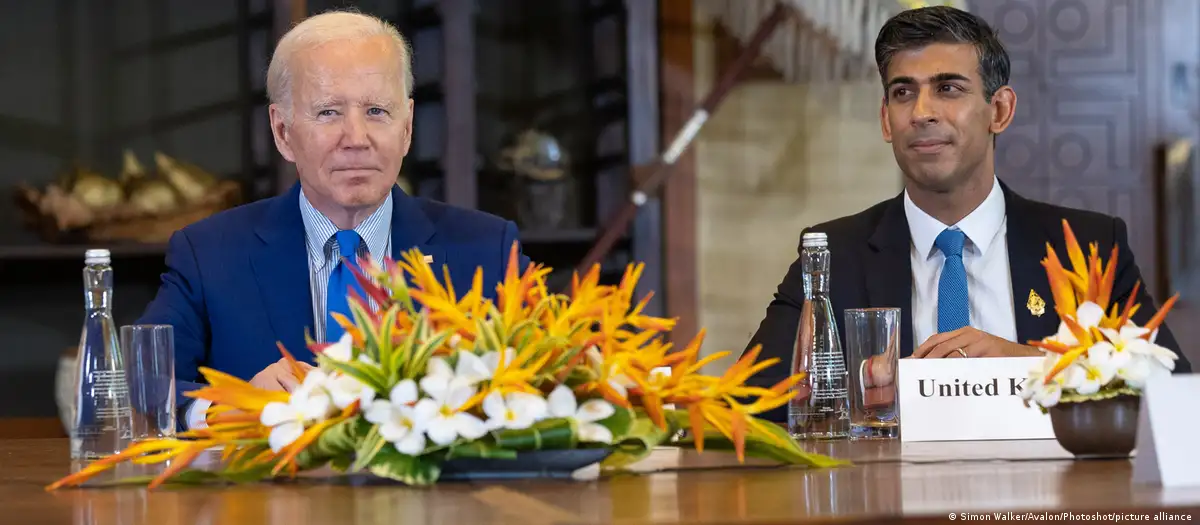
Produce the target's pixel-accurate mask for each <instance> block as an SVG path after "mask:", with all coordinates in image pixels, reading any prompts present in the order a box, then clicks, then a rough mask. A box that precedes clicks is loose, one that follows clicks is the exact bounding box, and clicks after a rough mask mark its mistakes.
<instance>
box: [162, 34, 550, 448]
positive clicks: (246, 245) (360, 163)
mask: <svg viewBox="0 0 1200 525" xmlns="http://www.w3.org/2000/svg"><path fill="white" fill-rule="evenodd" d="M267 75H268V78H267V86H268V92H269V94H270V98H271V102H272V104H271V106H270V119H271V129H272V132H273V133H274V137H275V144H276V147H277V148H278V149H279V151H280V153H281V154H282V155H283V157H284V158H286V159H287V160H288V161H290V162H293V163H295V165H296V171H297V173H298V174H299V178H300V181H299V183H298V184H296V185H294V186H293V187H292V188H291V190H290V191H288V192H287V193H286V194H284V195H282V196H279V197H274V198H270V199H265V200H263V201H259V202H256V203H252V204H249V205H246V206H242V207H239V208H236V209H233V210H229V211H227V212H224V213H220V214H217V215H215V216H213V217H211V218H209V219H206V220H204V221H200V222H198V223H196V224H193V225H191V226H188V227H187V228H184V229H182V230H180V231H179V232H176V233H175V234H174V235H173V236H172V238H171V241H170V246H169V249H168V252H167V267H168V270H167V272H166V274H164V275H163V281H162V286H161V288H160V289H159V292H158V295H157V297H155V299H154V301H153V302H152V303H151V304H150V305H149V307H148V308H147V310H146V312H145V314H144V315H143V317H142V318H141V319H140V320H139V322H140V323H158V324H170V325H173V326H174V331H175V361H176V369H175V376H176V379H177V383H176V386H177V390H178V391H179V393H181V394H182V393H183V392H186V391H189V390H193V389H195V388H198V387H199V385H198V384H197V383H196V381H199V380H200V379H201V377H200V374H199V371H198V367H200V366H207V367H210V368H213V369H216V370H220V371H222V372H225V373H228V374H231V375H234V376H237V377H240V378H242V379H245V380H248V381H250V382H251V383H252V384H254V385H255V386H258V387H260V388H266V389H276V390H286V391H290V390H291V389H292V388H294V387H295V386H296V380H295V379H294V378H293V377H292V375H291V372H290V369H289V367H288V365H287V363H285V362H284V361H283V359H282V358H281V356H280V353H279V351H278V349H277V348H276V344H275V343H276V341H280V342H282V343H283V344H284V346H285V347H286V348H287V349H288V350H289V351H290V352H291V353H292V354H293V355H294V356H295V357H296V358H297V360H299V361H301V362H302V363H306V364H307V365H306V366H311V364H310V363H311V362H312V361H313V359H314V356H313V355H312V352H310V351H309V350H308V349H307V348H306V347H305V344H304V336H305V331H306V330H310V332H309V333H311V334H312V336H313V337H314V338H315V339H317V340H318V341H327V342H332V341H337V340H338V339H339V337H340V336H341V335H342V329H341V327H340V326H339V325H338V324H337V323H336V322H334V321H333V319H332V316H331V314H332V313H333V312H340V313H342V314H346V315H349V312H348V305H347V301H346V295H347V293H348V291H349V290H350V289H351V288H352V287H357V284H356V283H355V282H354V278H353V276H352V273H351V270H350V268H349V267H348V264H355V262H356V261H357V260H358V258H367V257H369V258H371V259H373V260H374V261H375V262H376V263H377V264H378V263H381V262H382V259H383V258H384V257H391V258H393V259H400V257H401V253H402V252H405V251H408V250H410V249H412V248H418V249H420V251H421V252H422V253H423V254H424V255H425V257H426V259H427V261H429V262H430V263H431V264H432V266H433V267H434V268H436V269H437V273H438V275H439V276H440V275H441V268H442V267H443V266H445V267H448V268H449V273H450V279H451V281H452V283H453V285H454V288H455V289H456V290H460V291H463V290H466V289H468V288H470V286H471V284H472V279H473V276H474V274H475V271H476V269H477V268H482V269H483V278H484V287H483V288H484V293H485V294H486V296H487V297H489V298H491V297H492V296H493V295H494V290H495V287H496V283H498V282H499V281H500V280H501V279H503V276H504V274H505V272H506V271H507V266H508V261H509V254H510V250H511V249H512V246H513V245H514V243H516V242H517V229H516V226H515V225H514V224H513V223H511V222H509V221H505V220H502V219H500V218H498V217H494V216H491V215H487V214H484V213H481V212H477V211H472V210H465V209H459V208H454V207H451V206H447V205H445V204H441V203H437V202H433V201H429V200H425V199H418V198H414V197H410V196H408V195H406V194H405V193H404V192H403V191H401V190H400V189H399V187H398V186H397V185H396V178H397V176H398V175H399V172H400V166H401V163H402V162H403V159H404V156H405V155H406V154H407V153H408V149H409V145H410V143H411V137H412V114H413V113H412V110H413V101H412V98H411V92H412V91H411V90H412V83H413V75H412V68H411V61H410V50H409V46H408V44H407V43H406V41H405V40H404V38H403V37H402V36H401V35H400V34H399V33H398V32H397V31H396V29H395V28H393V27H392V26H391V25H389V24H387V23H386V22H383V21H381V20H379V19H377V18H374V17H370V16H365V15H361V14H357V13H344V12H333V13H326V14H322V15H318V16H315V17H312V18H309V19H307V20H305V21H304V22H302V23H300V24H299V25H297V26H296V27H295V28H293V29H292V30H291V31H289V32H288V34H287V35H285V36H284V37H283V38H282V39H281V40H280V42H279V44H278V46H277V48H276V52H275V54H274V56H273V57H272V60H271V65H270V68H269V70H268V72H267ZM527 263H528V260H527V259H526V258H525V257H524V256H521V257H520V258H519V261H518V264H519V265H520V266H522V267H524V266H525V265H526V264H527ZM359 293H360V294H361V293H362V292H361V290H360V292H359ZM178 399H179V406H180V412H181V416H180V423H181V425H180V426H182V427H184V428H197V427H202V426H203V425H204V424H205V423H206V420H205V411H206V409H207V407H208V405H207V402H206V401H196V402H192V400H191V399H190V398H185V397H179V398H178Z"/></svg>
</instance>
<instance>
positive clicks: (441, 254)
mask: <svg viewBox="0 0 1200 525" xmlns="http://www.w3.org/2000/svg"><path fill="white" fill-rule="evenodd" d="M435 233H437V229H436V228H434V225H433V222H431V221H430V220H429V217H428V216H427V215H426V214H425V212H424V211H422V210H421V206H420V204H418V203H417V201H416V199H414V198H412V197H410V196H408V194H407V193H404V191H402V190H401V189H400V187H399V186H394V187H392V259H395V260H399V259H400V258H401V257H402V256H403V255H404V252H406V251H408V250H411V249H413V248H417V249H419V250H421V253H422V254H424V255H425V256H426V258H427V259H432V260H433V262H432V264H431V265H430V266H431V267H432V268H433V270H434V272H435V274H436V275H438V276H441V275H442V273H441V268H442V265H443V264H447V263H448V262H449V261H447V260H446V251H445V249H443V247H442V246H441V245H438V244H433V243H432V240H433V236H434V234H435Z"/></svg>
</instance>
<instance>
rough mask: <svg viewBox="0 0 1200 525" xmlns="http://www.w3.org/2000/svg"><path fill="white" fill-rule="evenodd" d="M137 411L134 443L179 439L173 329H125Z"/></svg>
mask: <svg viewBox="0 0 1200 525" xmlns="http://www.w3.org/2000/svg"><path fill="white" fill-rule="evenodd" d="M121 351H122V352H123V353H124V357H125V369H126V371H127V375H126V378H127V380H128V381H129V397H130V405H131V407H132V408H133V439H134V440H135V441H137V440H142V439H151V438H171V437H175V332H174V330H173V328H172V327H171V326H170V325H160V324H141V325H127V326H122V327H121Z"/></svg>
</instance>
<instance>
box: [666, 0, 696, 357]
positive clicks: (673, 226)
mask: <svg viewBox="0 0 1200 525" xmlns="http://www.w3.org/2000/svg"><path fill="white" fill-rule="evenodd" d="M660 23H661V24H662V28H661V32H662V36H661V43H662V44H661V45H662V61H663V65H662V73H661V74H662V78H661V85H662V98H663V102H662V104H663V106H662V113H663V118H662V122H663V127H662V135H661V140H662V141H663V143H664V144H665V143H668V142H669V141H670V140H672V139H673V138H674V136H675V134H676V133H678V132H679V130H680V129H682V128H683V125H684V123H686V122H687V120H688V119H689V118H691V116H692V112H693V111H694V110H695V106H696V96H695V89H696V88H695V85H696V82H695V64H694V56H693V48H692V46H693V44H692V42H693V40H692V31H693V30H692V25H693V24H692V0H663V1H662V8H661V22H660ZM662 198H663V211H664V216H663V230H664V233H663V238H664V243H665V246H666V247H665V254H664V255H665V257H664V261H665V267H666V293H667V315H668V316H670V317H674V318H678V323H677V324H676V326H675V332H674V333H675V335H676V337H674V341H675V343H676V345H677V346H680V347H681V346H682V345H683V344H686V343H687V341H689V340H690V339H691V338H692V337H693V336H694V335H695V334H696V331H697V329H698V327H697V323H698V319H697V307H698V287H697V286H696V262H697V261H696V259H697V256H698V253H697V251H696V222H697V215H696V213H697V210H696V155H695V152H694V149H693V148H689V150H688V151H687V152H685V153H684V154H683V155H681V156H680V157H679V160H678V161H676V163H675V167H674V169H673V170H672V173H671V177H670V178H669V179H667V183H666V184H665V186H664V188H663V197H662Z"/></svg>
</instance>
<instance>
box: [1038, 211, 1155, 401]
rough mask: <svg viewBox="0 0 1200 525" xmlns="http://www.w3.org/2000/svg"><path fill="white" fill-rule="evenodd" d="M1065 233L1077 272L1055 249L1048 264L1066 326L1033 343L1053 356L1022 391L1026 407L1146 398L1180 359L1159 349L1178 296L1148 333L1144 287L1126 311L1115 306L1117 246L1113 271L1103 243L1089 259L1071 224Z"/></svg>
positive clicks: (1045, 264)
mask: <svg viewBox="0 0 1200 525" xmlns="http://www.w3.org/2000/svg"><path fill="white" fill-rule="evenodd" d="M1063 233H1064V235H1065V240H1066V247H1067V256H1068V258H1069V260H1070V262H1071V270H1067V269H1066V268H1064V267H1063V265H1062V262H1060V261H1059V259H1058V256H1057V255H1055V253H1054V249H1053V248H1052V247H1051V246H1050V245H1049V244H1047V246H1046V252H1047V255H1046V258H1045V259H1043V260H1042V266H1043V267H1045V268H1046V275H1047V277H1048V278H1049V280H1050V289H1051V293H1052V294H1053V297H1054V308H1055V311H1057V312H1058V316H1059V319H1061V323H1060V325H1059V329H1058V333H1056V334H1055V335H1052V336H1049V337H1046V338H1043V339H1042V340H1040V341H1030V342H1029V344H1031V345H1034V346H1036V347H1039V348H1041V349H1043V350H1044V351H1045V352H1046V360H1045V362H1044V363H1043V364H1042V366H1040V367H1036V368H1034V369H1033V370H1031V371H1030V375H1029V378H1028V379H1027V380H1026V381H1025V384H1024V386H1023V388H1022V392H1021V395H1022V398H1023V399H1024V402H1025V406H1029V405H1030V403H1031V402H1032V403H1034V404H1036V405H1037V406H1038V407H1039V409H1041V410H1042V412H1043V413H1044V412H1046V411H1047V409H1049V408H1051V407H1053V406H1055V405H1057V404H1059V403H1078V402H1083V401H1098V400H1103V399H1111V398H1114V397H1117V396H1120V395H1133V396H1137V395H1140V394H1141V389H1142V388H1143V387H1144V385H1145V382H1146V380H1147V378H1149V376H1150V375H1151V373H1152V372H1154V371H1155V370H1156V369H1165V370H1167V371H1169V370H1172V369H1174V368H1175V360H1177V359H1178V358H1179V357H1178V356H1177V355H1175V353H1174V352H1172V351H1170V350H1168V349H1166V348H1163V347H1162V346H1159V345H1157V344H1155V343H1154V340H1155V337H1156V336H1157V335H1158V327H1159V326H1160V325H1161V324H1162V322H1163V320H1164V319H1166V316H1167V312H1168V311H1170V309H1171V307H1172V306H1173V305H1174V304H1175V301H1176V300H1177V299H1178V297H1179V296H1178V294H1176V295H1175V296H1174V297H1171V298H1170V299H1169V300H1167V302H1166V303H1165V304H1163V307H1162V308H1161V309H1160V310H1159V311H1158V313H1156V314H1155V315H1154V317H1152V318H1151V319H1150V320H1149V321H1147V322H1146V324H1145V325H1144V326H1138V325H1137V324H1136V323H1134V322H1133V315H1134V314H1135V313H1137V311H1138V308H1139V307H1140V305H1139V304H1137V296H1138V290H1139V288H1140V286H1141V283H1140V282H1139V283H1137V284H1135V285H1134V288H1133V291H1132V292H1131V293H1130V294H1129V298H1128V299H1127V300H1126V301H1125V303H1124V305H1120V304H1117V303H1116V302H1115V301H1113V299H1114V298H1113V297H1112V288H1113V281H1114V279H1115V278H1116V268H1117V247H1116V246H1114V247H1113V249H1112V255H1111V256H1110V257H1109V259H1108V263H1107V264H1104V263H1103V262H1102V261H1101V259H1100V255H1099V253H1098V252H1099V249H1098V247H1097V245H1096V243H1092V244H1091V245H1090V248H1091V249H1090V253H1089V255H1088V257H1087V259H1084V254H1083V250H1082V249H1081V248H1080V246H1079V242H1078V241H1077V240H1076V239H1075V234H1074V233H1073V232H1072V231H1071V227H1070V225H1069V224H1067V221H1066V220H1063ZM1101 268H1103V270H1101ZM1110 303H1111V304H1110Z"/></svg>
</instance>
